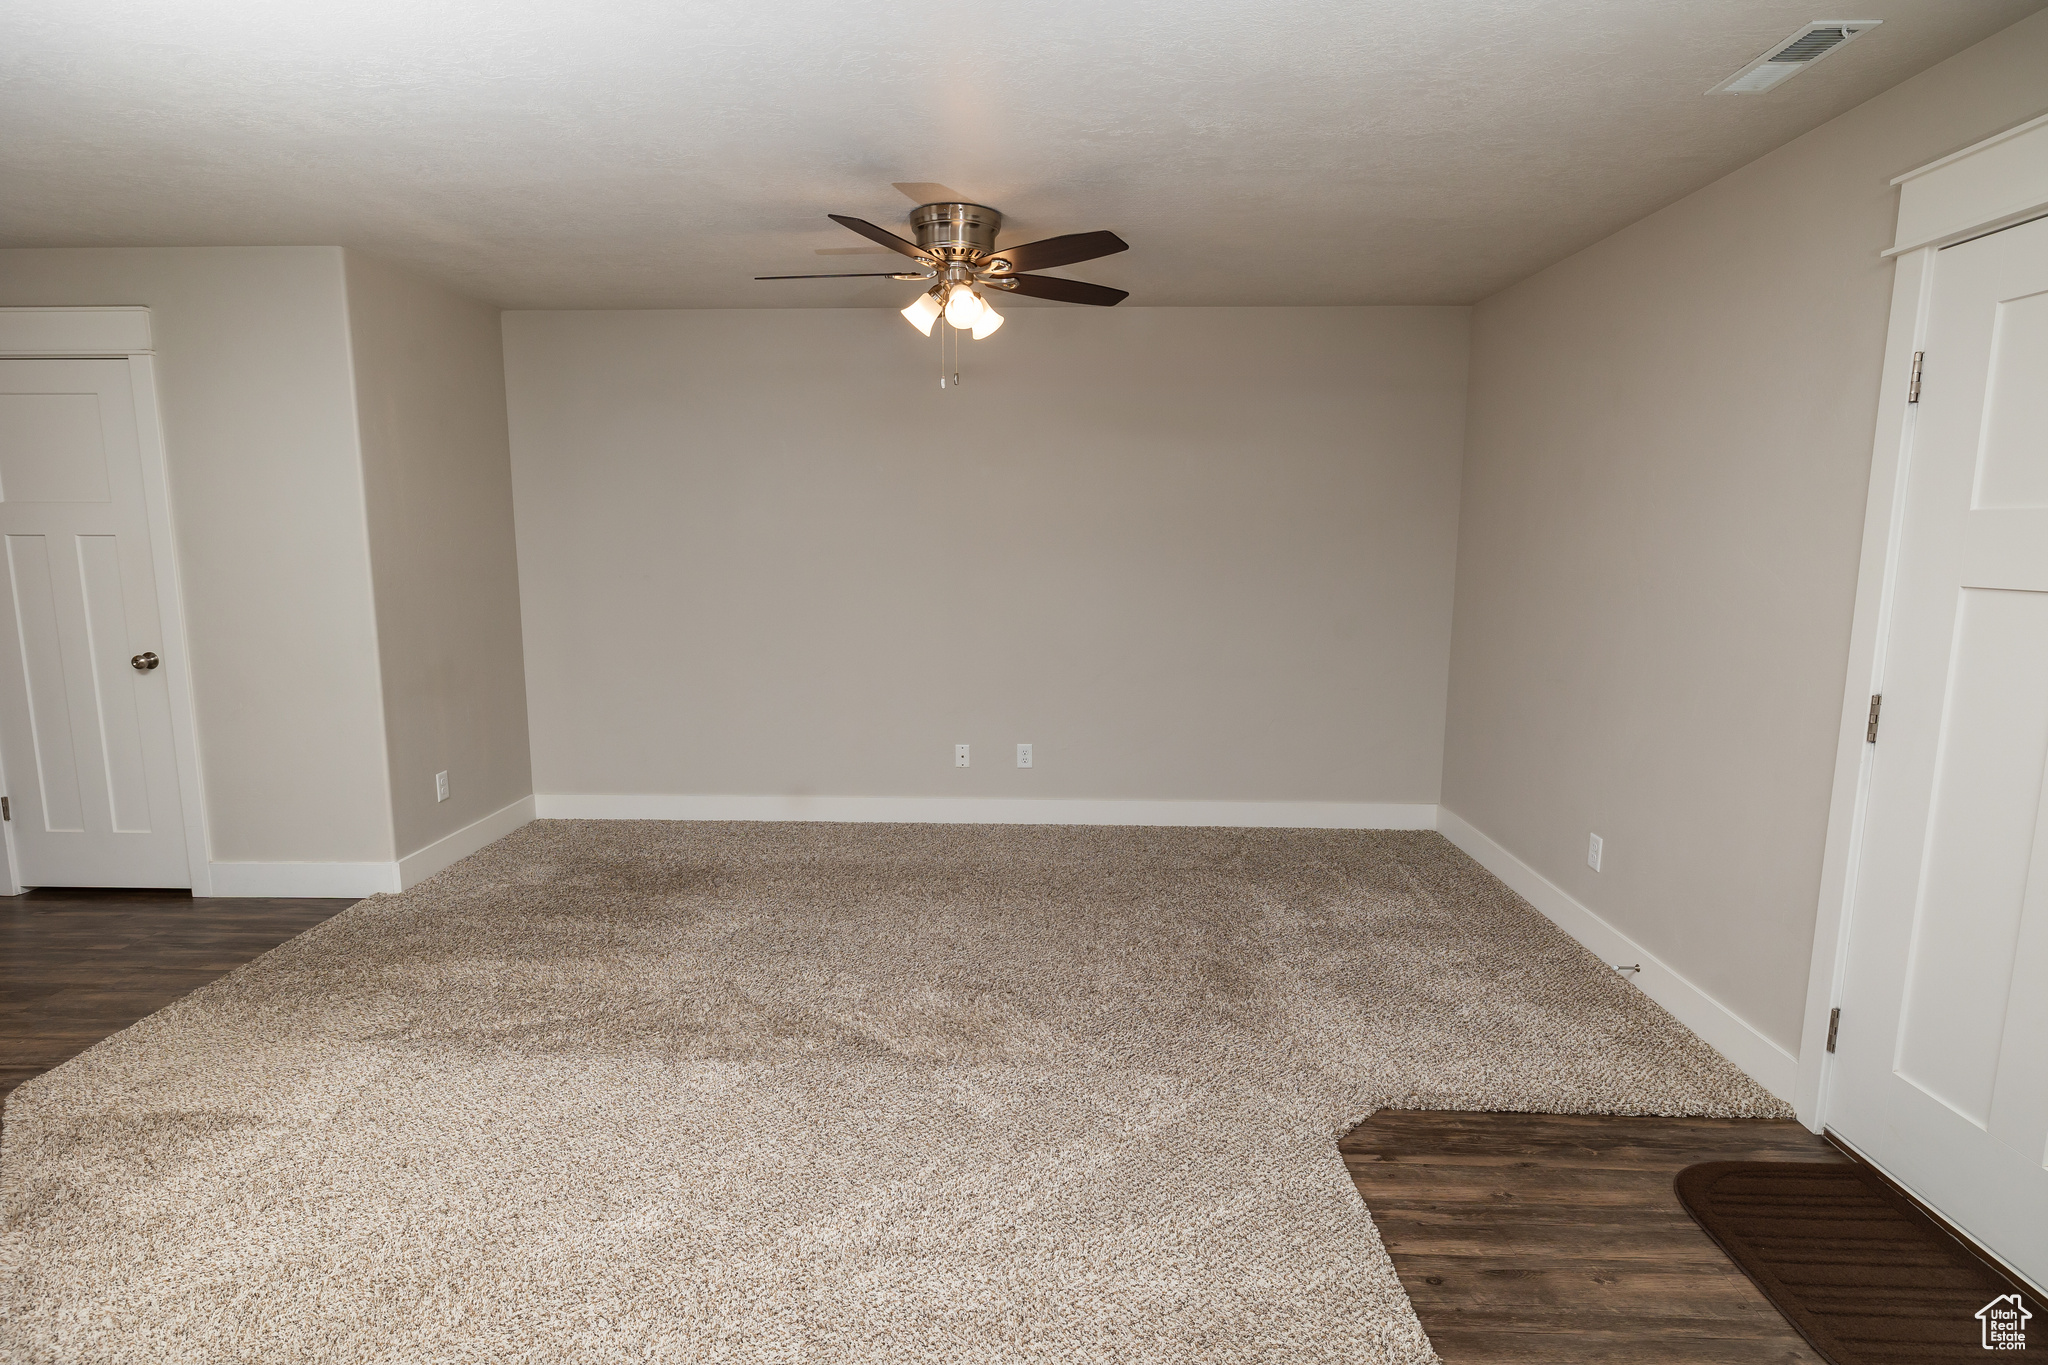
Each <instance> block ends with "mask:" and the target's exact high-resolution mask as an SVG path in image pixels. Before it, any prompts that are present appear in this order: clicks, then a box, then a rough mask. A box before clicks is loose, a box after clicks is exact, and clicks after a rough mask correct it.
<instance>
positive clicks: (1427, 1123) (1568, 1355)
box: [1338, 1110, 1844, 1365]
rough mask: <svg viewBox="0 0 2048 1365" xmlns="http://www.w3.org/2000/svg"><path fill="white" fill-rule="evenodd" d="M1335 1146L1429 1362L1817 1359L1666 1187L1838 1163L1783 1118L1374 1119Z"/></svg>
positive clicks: (1717, 1364)
mask: <svg viewBox="0 0 2048 1365" xmlns="http://www.w3.org/2000/svg"><path fill="white" fill-rule="evenodd" d="M1338 1145H1339V1150H1341V1151H1342V1152H1343V1154H1344V1164H1345V1166H1346V1168H1347V1169H1349V1171H1350V1172H1351V1179H1352V1182H1353V1183H1354V1184H1356V1185H1357V1187H1358V1192H1359V1194H1360V1195H1361V1196H1362V1197H1363V1198H1364V1199H1365V1204H1366V1207H1367V1208H1368V1209H1370V1210H1371V1211H1372V1216H1373V1221H1374V1222H1375V1223H1376V1224H1377V1225H1378V1227H1379V1230H1380V1236H1381V1238H1382V1239H1384V1240H1385V1242H1386V1245H1387V1250H1388V1251H1389V1252H1390V1253H1391V1254H1392V1256H1393V1258H1394V1268H1395V1269H1396V1270H1397V1271H1399V1272H1400V1276H1401V1283H1402V1285H1403V1286H1404V1287H1405V1288H1406V1289H1407V1291H1408V1296H1409V1297H1410V1298H1411V1299H1413V1300H1414V1302H1415V1311H1416V1313H1417V1314H1418V1315H1419V1316H1420V1317H1421V1319H1422V1326H1423V1330H1424V1331H1426V1332H1428V1333H1429V1339H1430V1341H1431V1342H1433V1343H1434V1344H1435V1346H1436V1349H1437V1353H1438V1354H1439V1355H1441V1356H1442V1357H1443V1358H1444V1361H1445V1362H1446V1365H1493V1362H1508V1361H1514V1362H1517V1363H1518V1365H1552V1362H1555V1363H1556V1365H1564V1363H1565V1362H1570V1365H1636V1363H1637V1362H1640V1363H1641V1365H1652V1363H1653V1362H1655V1365H1738V1362H1739V1363H1740V1365H1766V1363H1767V1362H1771V1363H1774V1362H1801V1365H1817V1362H1819V1361H1820V1359H1821V1358H1820V1356H1818V1355H1817V1354H1815V1353H1814V1351H1813V1348H1812V1347H1810V1346H1808V1345H1807V1344H1806V1342H1805V1341H1804V1340H1803V1339H1801V1337H1800V1336H1799V1334H1798V1333H1797V1332H1795V1331H1794V1330H1793V1329H1792V1326H1791V1324H1790V1323H1788V1322H1786V1321H1785V1318H1784V1316H1783V1315H1782V1314H1780V1313H1779V1312H1778V1310H1777V1309H1776V1308H1773V1307H1772V1306H1771V1303H1770V1301H1769V1300H1768V1299H1766V1298H1765V1297H1764V1296H1763V1293H1762V1291H1761V1290H1759V1289H1757V1287H1756V1286H1755V1285H1753V1284H1751V1283H1750V1281H1749V1280H1748V1278H1747V1277H1746V1276H1744V1275H1743V1273H1742V1272H1741V1271H1740V1270H1737V1269H1736V1268H1735V1265H1734V1263H1733V1262H1731V1261H1730V1260H1729V1259H1728V1257H1727V1256H1726V1254H1725V1253H1723V1252H1722V1251H1721V1249H1720V1248H1719V1247H1717V1246H1715V1245H1714V1243H1713V1242H1712V1241H1710V1240H1709V1239H1708V1237H1707V1235H1706V1234H1705V1233H1704V1232H1702V1231H1701V1230H1700V1228H1699V1225H1698V1224H1696V1223H1694V1222H1693V1221H1692V1218H1691V1217H1690V1216H1689V1215H1688V1214H1687V1213H1686V1212H1685V1210H1684V1208H1683V1207H1681V1206H1680V1204H1679V1202H1678V1196H1677V1195H1676V1194H1675V1193H1673V1192H1672V1188H1671V1181H1672V1178H1673V1177H1674V1176H1675V1175H1677V1173H1678V1172H1679V1171H1680V1170H1681V1169H1683V1168H1684V1167H1686V1166H1690V1165H1692V1164H1693V1163H1694V1162H1698V1161H1841V1160H1843V1159H1844V1158H1843V1157H1842V1156H1841V1154H1840V1153H1838V1152H1836V1151H1835V1149H1834V1148H1833V1147H1832V1146H1830V1145H1829V1144H1828V1143H1827V1142H1826V1141H1825V1140H1824V1139H1822V1138H1819V1137H1816V1136H1815V1135H1814V1134H1812V1133H1809V1132H1808V1131H1807V1130H1806V1129H1804V1128H1802V1127H1800V1126H1799V1125H1798V1124H1796V1123H1791V1122H1772V1121H1760V1120H1755V1119H1657V1118H1608V1117H1597V1116H1583V1115H1559V1114H1469V1113H1434V1112H1425V1111H1416V1110H1385V1111H1382V1112H1381V1113H1378V1114H1375V1115H1374V1116H1373V1117H1372V1118H1371V1119H1368V1120H1367V1121H1366V1122H1364V1123H1362V1124H1360V1125H1359V1126H1358V1127H1357V1128H1355V1129H1353V1130H1352V1131H1351V1133H1350V1134H1349V1135H1348V1136H1346V1137H1345V1138H1344V1140H1343V1141H1342V1142H1341V1143H1340V1144H1338Z"/></svg>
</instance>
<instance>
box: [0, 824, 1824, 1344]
mask: <svg viewBox="0 0 2048 1365" xmlns="http://www.w3.org/2000/svg"><path fill="white" fill-rule="evenodd" d="M1384 1105H1402V1106H1436V1107H1446V1108H1461V1109H1530V1110H1561V1111H1574V1112H1585V1111H1594V1112H1602V1111H1611V1112H1616V1113H1656V1114H1756V1115H1765V1114H1769V1115H1777V1114H1780V1113H1782V1112H1783V1110H1782V1107H1781V1106H1780V1105H1779V1104H1778V1103H1777V1102H1776V1101H1774V1100H1772V1099H1770V1098H1769V1097H1768V1096H1766V1095H1765V1094H1763V1093H1762V1092H1761V1091H1759V1090H1758V1089H1757V1088H1755V1087H1754V1086H1753V1085H1751V1084H1750V1083H1749V1082H1748V1081H1747V1080H1745V1079H1744V1078H1743V1077H1742V1076H1741V1075H1739V1074H1738V1073H1737V1072H1735V1071H1734V1070H1733V1069H1732V1068H1731V1067H1729V1066H1728V1065H1726V1064H1725V1063H1724V1062H1722V1061H1720V1060H1719V1059H1718V1058H1717V1057H1716V1056H1714V1054H1713V1053H1711V1052H1710V1051H1708V1050H1707V1048H1705V1047H1704V1046H1703V1045H1702V1044H1700V1043H1699V1042H1698V1041H1697V1040H1696V1039H1694V1038H1693V1037H1692V1036H1691V1035H1690V1034H1688V1033H1687V1032H1686V1031H1685V1030H1684V1029H1683V1028H1681V1027H1679V1026H1678V1025H1677V1024H1676V1023H1674V1022H1673V1021H1672V1020H1671V1019H1670V1018H1669V1017H1668V1016H1666V1015H1665V1014H1663V1013H1662V1012H1661V1011H1660V1010H1658V1009H1657V1008H1656V1006H1654V1005H1652V1004H1650V1003H1649V1002H1648V1000H1647V999H1645V998H1644V997H1643V996H1642V995H1640V994H1639V993H1637V992H1636V991H1635V990H1634V988H1633V987H1631V986H1629V985H1628V984H1626V983H1625V982H1624V981H1622V980H1621V979H1620V978H1619V977H1618V976H1617V975H1616V974H1615V973H1614V972H1612V971H1611V970H1609V969H1607V968H1605V967H1603V966H1602V965H1601V964H1600V963H1599V962H1597V961H1596V960H1594V959H1593V958H1592V957H1590V956H1589V955H1587V954H1586V953H1585V952H1584V951H1582V950H1581V949H1580V948H1579V947H1577V946H1576V945H1575V944H1573V943H1572V942H1571V941H1570V940H1568V939H1567V938H1565V937H1564V936H1563V935H1562V934H1560V933H1559V932H1557V931H1556V930H1555V929H1553V928H1552V927H1551V926H1550V924H1549V923H1548V922H1547V921H1545V920H1543V919H1542V918H1541V917H1540V916H1538V915H1537V914H1536V913H1535V912H1533V911H1532V910H1530V909H1529V908H1528V907H1527V906H1525V905H1523V904H1522V903H1521V902H1520V901H1519V900H1517V899H1516V897H1515V896H1514V895H1513V894H1512V893H1510V892H1508V891H1507V890H1506V889H1505V888H1503V887H1502V886H1501V885H1500V884H1499V883H1498V882H1496V881H1495V880H1494V879H1493V878H1492V877H1490V876H1489V875H1488V874H1487V873H1485V872H1484V871H1483V870H1481V869H1480V868H1479V867H1478V866H1477V865H1476V864H1474V863H1472V862H1471V861H1469V860H1468V859H1466V858H1465V857H1464V856H1463V855H1462V854H1460V853H1459V852H1457V851H1456V850H1455V849H1454V848H1452V847H1451V845H1450V844H1448V843H1447V842H1445V841H1444V840H1443V839H1442V838H1440V837H1439V836H1437V835H1435V834H1407V833H1363V834H1361V833H1334V832H1316V831H1277V830H1158V829H1105V828H1018V827H987V826H982V827H963V826H929V825H926V826H915V825H887V826H874V825H870V826H849V825H687V824H668V823H654V822H645V823H640V822H635V823H624V822H621V823H600V822H543V823H539V824H534V825H530V826H528V827H527V828H525V829H523V830H521V831H520V832H518V833H517V834H515V835H513V836H512V837H511V838H510V839H507V840H505V841H504V842H502V843H500V844H497V845H495V846H494V847H492V848H490V849H487V850H485V851H484V852H483V853H481V854H479V855H477V856H476V857H474V858H472V859H469V860H468V861H466V862H464V863H462V864H460V865H458V866H457V867H455V868H452V869H450V870H449V871H448V872H446V873H443V874H442V875H441V876H440V877H437V878H435V879H434V880H432V881H430V882H428V883H427V884H425V885H424V886H421V887H419V888H417V889H416V890H414V891H411V892H409V893H407V894H405V895H402V896H394V897H380V898H377V899H375V900H371V901H367V902H364V903H363V904H361V905H359V906H357V907H355V908H354V909H351V910H349V911H346V912H344V913H343V914H342V915H340V916H339V917H337V918H336V919H334V920H332V921H330V922H328V923H326V924H324V925H322V926H320V927H319V928H316V929H314V930H312V931H310V932H309V933H306V934H303V935H301V936H300V937H299V938H296V939H294V940H292V941H291V942H290V943H287V944H285V945H284V946H282V947H280V948H278V949H277V950H276V951H274V952H272V953H270V954H269V955H268V956H266V957H263V958H261V959H259V960H258V961H256V962H254V963H251V964H250V965H248V966H246V967H244V968H242V969H241V970H239V971H236V972H235V973H233V974H232V975H230V976H228V977H226V978H224V979H223V980H221V981H219V982H216V983H215V984H213V985H211V986H208V987H206V988H205V989H203V990H201V991H198V992H197V993H195V994H193V995H191V996H189V997H187V998H186V999H184V1000H182V1001H180V1002H179V1003H177V1004H176V1005H173V1006H171V1007H170V1008H169V1009H166V1010H164V1011H163V1012H161V1013H159V1014H157V1015H154V1016H152V1017H151V1018H149V1019H146V1020H144V1021H143V1022H141V1023H139V1024H137V1025H136V1026H135V1027H133V1028H131V1029H129V1030H127V1031H126V1032H125V1033H122V1034H119V1035H117V1036H116V1037H113V1038H111V1039H108V1040H107V1041H106V1042H104V1043H102V1044H100V1045H99V1046H98V1047H95V1048H93V1049H92V1050H91V1051H89V1052H87V1053H86V1054H85V1055H83V1056H82V1057H79V1058H78V1059H76V1060H74V1061H72V1062H69V1063H67V1064H65V1065H64V1066H62V1067H59V1068H58V1069H57V1070H55V1071H53V1072H51V1073H50V1074H48V1075H47V1076H43V1077H41V1078H39V1079H36V1080H32V1081H30V1082H28V1083H27V1084H26V1085H24V1086H22V1087H21V1088H20V1090H18V1091H17V1092H16V1093H15V1095H14V1097H13V1099H12V1101H11V1102H10V1103H9V1104H8V1106H7V1111H6V1124H5V1133H4V1149H0V1197H4V1201H5V1214H6V1220H7V1221H6V1232H5V1242H4V1254H5V1257H6V1264H5V1267H4V1268H5V1271H6V1273H7V1278H8V1283H7V1298H6V1310H7V1319H6V1322H5V1327H4V1331H5V1334H6V1336H5V1340H6V1344H7V1346H8V1347H9V1348H10V1350H11V1353H12V1354H11V1355H10V1357H9V1358H10V1359H12V1360H17V1361H25V1362H45V1361H47V1362H64V1365H77V1363H79V1362H115V1361H120V1362H129V1361H133V1362H143V1361H147V1362H151V1365H163V1362H183V1361H246V1362H264V1363H265V1365H270V1363H271V1362H299V1361H319V1362H367V1361H377V1362H394V1363H400V1362H402V1363H403V1365H413V1363H414V1362H479V1363H481V1362H493V1363H494V1365H495V1363H502V1362H534V1363H535V1365H540V1363H542V1362H549V1363H552V1362H583V1361H692V1362H694V1361H778V1362H779V1361H806V1362H837V1361H849V1362H883V1361H887V1362H906V1361H944V1362H955V1361H958V1362H980V1361H1046V1362H1098V1361H1099V1362H1119V1363H1120V1365H1121V1363H1125V1362H1166V1361H1174V1362H1179V1361H1188V1362H1193V1361H1200V1362H1205V1365H1206V1363H1209V1362H1240V1361H1262V1362H1333V1363H1334V1362H1343V1363H1344V1365H1363V1363H1364V1362H1383V1361H1403V1362H1406V1361H1426V1360H1428V1359H1430V1358H1431V1356H1430V1351H1429V1346H1428V1343H1427V1341H1426V1340H1425V1339H1424V1337H1423V1335H1422V1332H1421V1330H1420V1328H1419V1326H1418V1325H1417V1323H1416V1320H1415V1316H1414V1314H1413V1312H1412V1311H1411V1310H1410V1308H1409V1306H1408V1302H1407V1299H1406V1298H1405V1297H1404V1296H1403V1294H1402V1292H1401V1288H1400V1285H1399V1283H1398V1281H1397V1280H1396V1279H1395V1276H1394V1273H1393V1269H1392V1266H1391V1264H1390V1263H1389V1261H1388V1259H1387V1256H1386V1254H1385V1252H1384V1251H1383V1250H1382V1249H1381V1247H1380V1244H1379V1240H1378V1237H1377V1236H1376V1235H1375V1233H1374V1231H1373V1227H1372V1223H1371V1221H1370V1219H1369V1218H1368V1217H1367V1215H1366V1211H1365V1209H1364V1208H1363V1207H1362V1205H1361V1204H1360V1203H1359V1200H1358V1196H1357V1195H1356V1194H1355V1193H1354V1192H1353V1189H1352V1186H1351V1184H1350V1182H1349V1181H1348V1180H1347V1179H1346V1177H1345V1174H1344V1169H1343V1166H1342V1165H1341V1164H1340V1162H1339V1160H1338V1157H1337V1153H1336V1149H1335V1145H1334V1144H1335V1141H1336V1138H1337V1137H1338V1135H1339V1134H1341V1133H1342V1132H1344V1131H1345V1130H1346V1129H1347V1128H1349V1127H1350V1126H1352V1125H1353V1124H1355V1123H1357V1122H1358V1121H1359V1120H1360V1119H1362V1118H1364V1117H1365V1116H1366V1115H1367V1114H1368V1113H1370V1112H1371V1111H1372V1110H1373V1109H1374V1108H1376V1107H1379V1106H1384Z"/></svg>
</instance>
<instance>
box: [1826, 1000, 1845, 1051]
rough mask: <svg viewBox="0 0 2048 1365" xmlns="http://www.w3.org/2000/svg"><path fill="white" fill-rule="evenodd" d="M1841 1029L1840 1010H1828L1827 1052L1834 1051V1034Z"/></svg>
mask: <svg viewBox="0 0 2048 1365" xmlns="http://www.w3.org/2000/svg"><path fill="white" fill-rule="evenodd" d="M1841 1027H1842V1011H1841V1010H1840V1008H1836V1009H1831V1010H1829V1011H1828V1051H1830V1052H1833V1051H1834V1050H1835V1034H1836V1033H1838V1032H1839V1031H1840V1030H1841Z"/></svg>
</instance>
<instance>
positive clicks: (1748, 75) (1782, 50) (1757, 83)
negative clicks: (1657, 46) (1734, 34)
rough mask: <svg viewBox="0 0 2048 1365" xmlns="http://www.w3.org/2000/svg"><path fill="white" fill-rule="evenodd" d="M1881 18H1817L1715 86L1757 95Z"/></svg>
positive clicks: (1728, 90) (1730, 92) (1873, 25)
mask: <svg viewBox="0 0 2048 1365" xmlns="http://www.w3.org/2000/svg"><path fill="white" fill-rule="evenodd" d="M1883 22H1884V20H1882V19H1817V20H1815V21H1814V22H1813V23H1810V24H1808V25H1807V26H1806V27H1805V28H1802V29H1800V30H1799V31H1798V32H1797V33H1795V34H1793V35H1792V36H1791V37H1790V38H1787V39H1786V40H1785V41H1784V42H1782V43H1779V44H1778V45H1777V46H1776V47H1774V48H1772V49H1771V50H1770V51H1769V52H1766V53H1765V54H1764V55H1763V56H1761V57H1759V58H1757V59H1756V60H1755V61H1753V62H1751V63H1750V64H1749V65H1748V66H1745V67H1743V68H1742V70H1740V71H1738V72H1736V73H1735V74H1734V75H1733V76H1730V77H1729V78H1728V79H1727V80H1725V81H1722V82H1721V83H1720V84H1719V85H1717V86H1715V87H1714V89H1713V90H1710V91H1708V92H1707V93H1708V94H1710V95H1711V94H1713V93H1715V92H1716V91H1721V92H1725V93H1727V94H1730V95H1754V94H1756V93H1758V92H1759V91H1763V90H1769V89H1770V88H1771V87H1772V86H1774V85H1777V84H1779V83H1780V82H1782V81H1786V80H1790V79H1791V78H1792V77H1794V76H1796V75H1798V74H1799V73H1800V72H1801V71H1804V70H1805V69H1806V68H1807V67H1809V66H1812V65H1813V64H1814V63H1815V62H1817V61H1819V60H1820V59H1821V58H1823V57H1825V56H1827V55H1828V54H1829V53H1830V52H1835V51H1839V50H1840V49H1841V48H1843V47H1844V46H1846V45H1847V44H1848V42H1849V40H1850V39H1851V38H1854V37H1856V36H1857V35H1858V34H1863V33H1868V32H1869V31H1870V30H1871V29H1874V28H1876V27H1877V26H1878V25H1879V24H1881V23H1883Z"/></svg>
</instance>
